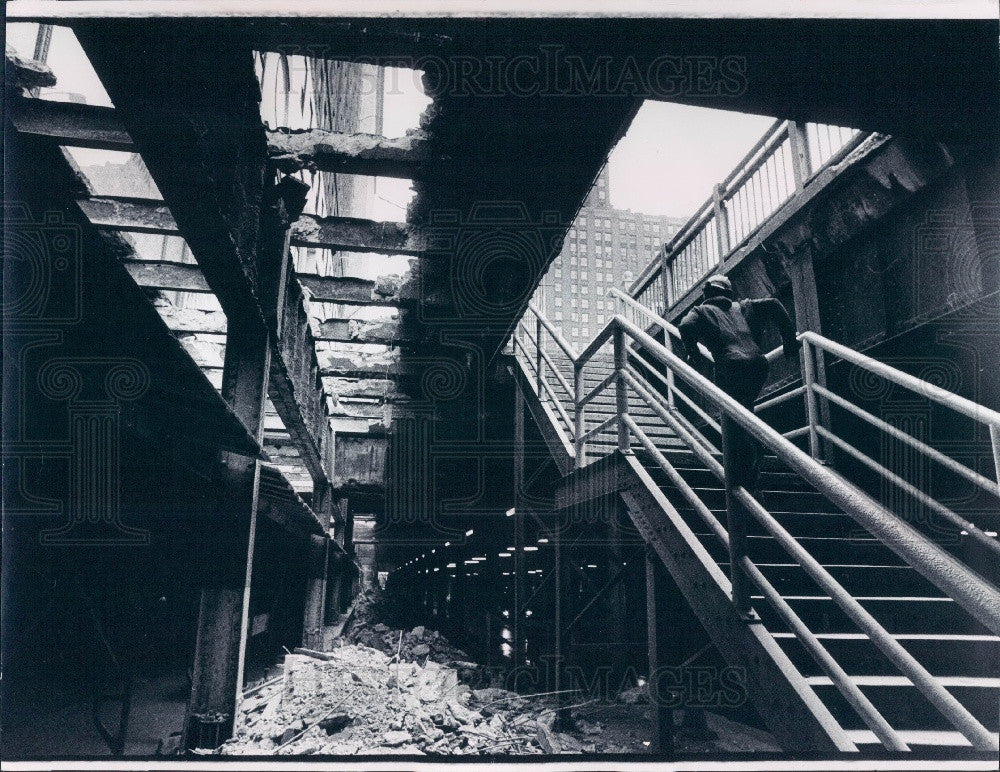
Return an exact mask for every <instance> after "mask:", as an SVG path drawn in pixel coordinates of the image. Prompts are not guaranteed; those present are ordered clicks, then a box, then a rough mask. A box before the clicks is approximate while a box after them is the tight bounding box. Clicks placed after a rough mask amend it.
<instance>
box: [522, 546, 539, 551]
mask: <svg viewBox="0 0 1000 772" xmlns="http://www.w3.org/2000/svg"><path fill="white" fill-rule="evenodd" d="M524 551H525V552H538V547H535V546H531V547H525V548H524Z"/></svg>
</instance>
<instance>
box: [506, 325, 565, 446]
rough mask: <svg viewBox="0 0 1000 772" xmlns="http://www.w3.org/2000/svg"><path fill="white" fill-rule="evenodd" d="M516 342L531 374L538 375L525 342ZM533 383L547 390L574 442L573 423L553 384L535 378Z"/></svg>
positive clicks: (540, 396)
mask: <svg viewBox="0 0 1000 772" xmlns="http://www.w3.org/2000/svg"><path fill="white" fill-rule="evenodd" d="M514 342H515V346H516V347H520V349H521V353H523V354H524V359H525V360H526V366H527V369H528V370H529V371H530V372H532V373H534V374H536V375H537V371H536V369H535V367H534V363H533V362H532V356H531V354H530V353H529V352H528V349H527V347H526V346H525V345H524V342H523V341H520V340H517V339H516V338H515V340H514ZM532 381H537V382H538V383H541V385H542V388H543V389H544V390H545V393H546V394H547V395H548V397H549V399H551V400H552V402H553V404H554V405H555V408H556V411H557V412H558V413H559V417H560V418H562V420H563V421H564V422H565V424H566V426H567V427H568V429H569V439H570V440H572V439H573V433H574V426H573V422H572V421H570V418H569V414H568V413H567V412H566V409H565V408H564V407H563V406H562V401H561V400H560V399H559V398H558V397H557V396H556V393H555V390H554V389H553V388H552V386H551V384H549V382H548V381H547V380H546V379H545V378H541V379H535V378H533V379H532ZM538 398H539V399H541V398H542V395H541V394H539V395H538Z"/></svg>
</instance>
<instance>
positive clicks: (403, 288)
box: [296, 273, 418, 306]
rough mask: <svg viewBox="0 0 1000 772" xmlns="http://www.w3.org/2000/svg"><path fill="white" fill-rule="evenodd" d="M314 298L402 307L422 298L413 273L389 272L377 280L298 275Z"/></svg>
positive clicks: (355, 303)
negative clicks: (412, 276) (412, 275)
mask: <svg viewBox="0 0 1000 772" xmlns="http://www.w3.org/2000/svg"><path fill="white" fill-rule="evenodd" d="M296 277H297V278H298V280H299V282H300V283H301V284H302V286H303V287H305V288H306V289H308V290H309V296H310V299H311V300H312V301H313V302H318V303H340V304H341V305H346V306H398V305H400V304H402V303H404V302H406V301H407V300H409V301H411V302H413V301H416V299H417V297H418V288H417V287H415V282H413V280H412V278H411V274H409V273H408V274H406V275H405V276H399V275H398V274H388V275H386V276H379V277H378V278H377V279H361V278H358V277H356V276H317V275H316V274H312V273H299V274H296Z"/></svg>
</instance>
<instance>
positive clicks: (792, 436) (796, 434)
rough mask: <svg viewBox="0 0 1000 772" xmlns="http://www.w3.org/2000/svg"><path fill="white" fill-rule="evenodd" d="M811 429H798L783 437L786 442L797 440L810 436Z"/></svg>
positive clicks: (805, 427) (786, 433)
mask: <svg viewBox="0 0 1000 772" xmlns="http://www.w3.org/2000/svg"><path fill="white" fill-rule="evenodd" d="M809 429H810V427H808V426H801V427H799V428H798V429H792V431H790V432H785V433H784V434H782V435H781V436H782V437H784V438H785V439H786V440H797V439H798V438H799V437H804V436H805V435H807V434H809Z"/></svg>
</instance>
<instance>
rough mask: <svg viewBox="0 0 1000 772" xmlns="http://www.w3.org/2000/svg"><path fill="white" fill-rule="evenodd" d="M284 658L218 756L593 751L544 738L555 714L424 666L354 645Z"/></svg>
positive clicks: (554, 735) (550, 735) (562, 738)
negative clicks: (280, 673)
mask: <svg viewBox="0 0 1000 772" xmlns="http://www.w3.org/2000/svg"><path fill="white" fill-rule="evenodd" d="M319 656H321V657H322V659H320V658H317V657H316V656H309V655H303V654H291V655H288V656H287V657H286V658H285V667H284V674H283V676H282V678H281V679H280V680H276V681H275V682H273V683H271V684H269V685H267V686H265V687H264V688H262V689H261V690H260V691H258V692H257V693H255V694H252V695H250V696H248V697H247V698H246V699H245V700H244V703H243V705H242V707H241V716H240V720H239V722H238V726H237V730H236V734H235V736H234V737H233V738H232V739H231V740H229V741H228V742H227V743H225V744H224V745H223V746H222V747H221V748H219V749H218V751H217V752H218V753H220V754H230V755H241V754H277V755H286V754H287V755H311V754H324V755H358V754H385V755H389V754H441V755H455V754H485V753H497V754H509V753H522V754H538V753H560V752H562V753H567V752H569V753H573V752H581V751H592V750H593V747H592V746H591V747H586V746H585V745H584V744H582V743H581V742H579V741H578V740H576V739H574V738H573V737H570V736H569V735H565V734H561V733H559V732H556V731H555V730H554V729H553V723H554V720H555V713H554V712H553V711H552V710H551V709H549V708H547V707H545V706H543V705H537V706H532V705H531V704H529V703H528V701H526V700H525V699H524V698H522V697H518V695H516V694H513V693H512V692H507V691H505V690H503V689H494V688H490V689H478V690H474V689H471V688H470V687H469V686H468V685H466V684H464V683H461V682H460V680H459V673H458V671H457V670H456V669H455V668H451V667H447V666H444V665H440V664H438V663H437V662H435V661H434V660H433V659H430V658H426V660H425V662H424V663H423V664H421V663H420V662H407V661H405V660H404V661H399V660H396V659H395V657H389V656H387V655H386V654H384V653H383V652H381V651H378V650H376V649H372V648H369V647H367V646H363V645H345V646H342V647H341V648H339V649H337V650H335V651H332V652H329V653H324V654H322V655H319Z"/></svg>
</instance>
